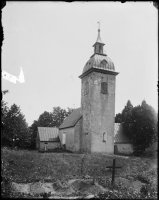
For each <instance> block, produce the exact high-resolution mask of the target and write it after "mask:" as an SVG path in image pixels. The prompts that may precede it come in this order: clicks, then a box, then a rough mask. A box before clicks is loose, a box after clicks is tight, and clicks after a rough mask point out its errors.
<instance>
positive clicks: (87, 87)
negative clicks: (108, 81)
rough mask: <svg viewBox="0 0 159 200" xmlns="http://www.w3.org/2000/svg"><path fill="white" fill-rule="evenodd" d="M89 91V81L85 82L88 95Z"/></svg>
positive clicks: (85, 91)
mask: <svg viewBox="0 0 159 200" xmlns="http://www.w3.org/2000/svg"><path fill="white" fill-rule="evenodd" d="M88 93H89V83H88V82H85V87H84V95H87V94H88Z"/></svg>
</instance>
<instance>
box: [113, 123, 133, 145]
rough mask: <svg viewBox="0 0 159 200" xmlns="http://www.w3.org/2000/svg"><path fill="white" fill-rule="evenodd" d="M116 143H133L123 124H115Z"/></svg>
mask: <svg viewBox="0 0 159 200" xmlns="http://www.w3.org/2000/svg"><path fill="white" fill-rule="evenodd" d="M114 143H131V141H130V138H129V137H128V136H127V135H126V133H125V132H124V127H123V124H121V123H115V124H114Z"/></svg>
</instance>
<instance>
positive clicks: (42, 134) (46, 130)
mask: <svg viewBox="0 0 159 200" xmlns="http://www.w3.org/2000/svg"><path fill="white" fill-rule="evenodd" d="M38 134H39V139H40V141H57V142H58V141H59V137H58V136H59V130H58V128H57V127H38Z"/></svg>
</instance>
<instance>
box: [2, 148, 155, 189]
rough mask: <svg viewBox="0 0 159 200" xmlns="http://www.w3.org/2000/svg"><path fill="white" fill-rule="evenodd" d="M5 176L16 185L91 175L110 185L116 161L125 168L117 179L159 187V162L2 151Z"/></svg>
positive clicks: (87, 155) (149, 159)
mask: <svg viewBox="0 0 159 200" xmlns="http://www.w3.org/2000/svg"><path fill="white" fill-rule="evenodd" d="M1 154H2V177H5V178H6V179H9V180H10V181H14V182H16V183H30V182H37V181H56V180H60V181H67V180H69V179H74V178H79V177H82V176H84V175H89V176H90V177H92V178H94V179H95V180H96V181H97V182H98V183H99V184H101V185H103V186H104V187H105V186H106V182H107V180H110V179H111V170H109V169H107V168H106V167H107V166H110V165H112V160H113V158H115V159H116V165H118V166H121V167H122V168H121V169H117V170H116V177H123V178H130V177H131V178H133V179H134V180H140V181H142V182H144V183H146V184H152V185H157V159H155V158H153V159H151V158H140V157H124V156H109V155H102V154H85V155H84V154H72V153H39V152H38V151H28V150H17V151H15V150H9V149H7V148H3V149H2V153H1Z"/></svg>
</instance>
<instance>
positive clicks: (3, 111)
mask: <svg viewBox="0 0 159 200" xmlns="http://www.w3.org/2000/svg"><path fill="white" fill-rule="evenodd" d="M8 92H9V91H8V90H4V91H2V95H5V94H6V93H8ZM8 111H9V108H8V106H7V102H5V101H4V100H1V140H2V145H3V144H5V143H6V139H5V130H4V129H5V127H6V124H5V121H6V120H5V118H6V116H7V113H8Z"/></svg>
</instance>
